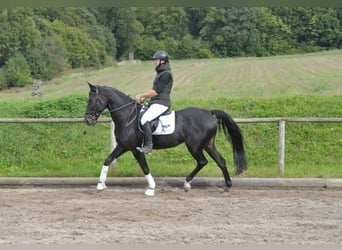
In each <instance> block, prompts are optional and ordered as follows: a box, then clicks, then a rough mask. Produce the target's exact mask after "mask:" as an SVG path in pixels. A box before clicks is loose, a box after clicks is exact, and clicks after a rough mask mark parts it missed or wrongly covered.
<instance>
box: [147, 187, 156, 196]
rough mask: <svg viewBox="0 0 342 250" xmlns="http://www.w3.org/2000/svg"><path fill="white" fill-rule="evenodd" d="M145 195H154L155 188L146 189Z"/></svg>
mask: <svg viewBox="0 0 342 250" xmlns="http://www.w3.org/2000/svg"><path fill="white" fill-rule="evenodd" d="M145 195H147V196H154V189H151V188H148V189H146V191H145Z"/></svg>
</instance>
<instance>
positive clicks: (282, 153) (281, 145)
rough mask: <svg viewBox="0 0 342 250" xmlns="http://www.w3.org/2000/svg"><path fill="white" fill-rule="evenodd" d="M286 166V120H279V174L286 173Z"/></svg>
mask: <svg viewBox="0 0 342 250" xmlns="http://www.w3.org/2000/svg"><path fill="white" fill-rule="evenodd" d="M284 167H285V121H284V120H280V121H279V158H278V169H279V174H280V175H282V174H283V173H284Z"/></svg>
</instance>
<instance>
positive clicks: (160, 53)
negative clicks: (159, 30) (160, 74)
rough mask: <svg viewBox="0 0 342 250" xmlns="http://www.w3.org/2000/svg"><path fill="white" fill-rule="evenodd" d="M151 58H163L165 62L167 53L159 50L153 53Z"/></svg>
mask: <svg viewBox="0 0 342 250" xmlns="http://www.w3.org/2000/svg"><path fill="white" fill-rule="evenodd" d="M152 59H160V60H163V61H165V62H168V61H169V55H168V54H167V52H166V51H164V50H159V51H157V52H156V53H154V55H153V57H152Z"/></svg>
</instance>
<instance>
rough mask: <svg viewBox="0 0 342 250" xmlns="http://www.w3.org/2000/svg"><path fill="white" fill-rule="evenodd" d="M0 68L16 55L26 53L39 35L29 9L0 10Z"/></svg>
mask: <svg viewBox="0 0 342 250" xmlns="http://www.w3.org/2000/svg"><path fill="white" fill-rule="evenodd" d="M0 30H1V32H0V67H1V66H3V65H4V64H5V63H6V61H7V60H8V59H9V58H10V57H12V56H14V55H15V54H17V53H23V54H25V53H28V52H29V51H31V50H32V49H33V48H34V47H35V42H36V40H37V38H39V36H40V34H39V32H38V30H37V29H36V26H35V22H34V20H33V13H32V11H31V9H30V8H9V9H1V10H0Z"/></svg>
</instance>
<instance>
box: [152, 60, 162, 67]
mask: <svg viewBox="0 0 342 250" xmlns="http://www.w3.org/2000/svg"><path fill="white" fill-rule="evenodd" d="M153 62H154V65H156V66H158V65H160V63H161V60H160V59H154V61H153Z"/></svg>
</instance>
